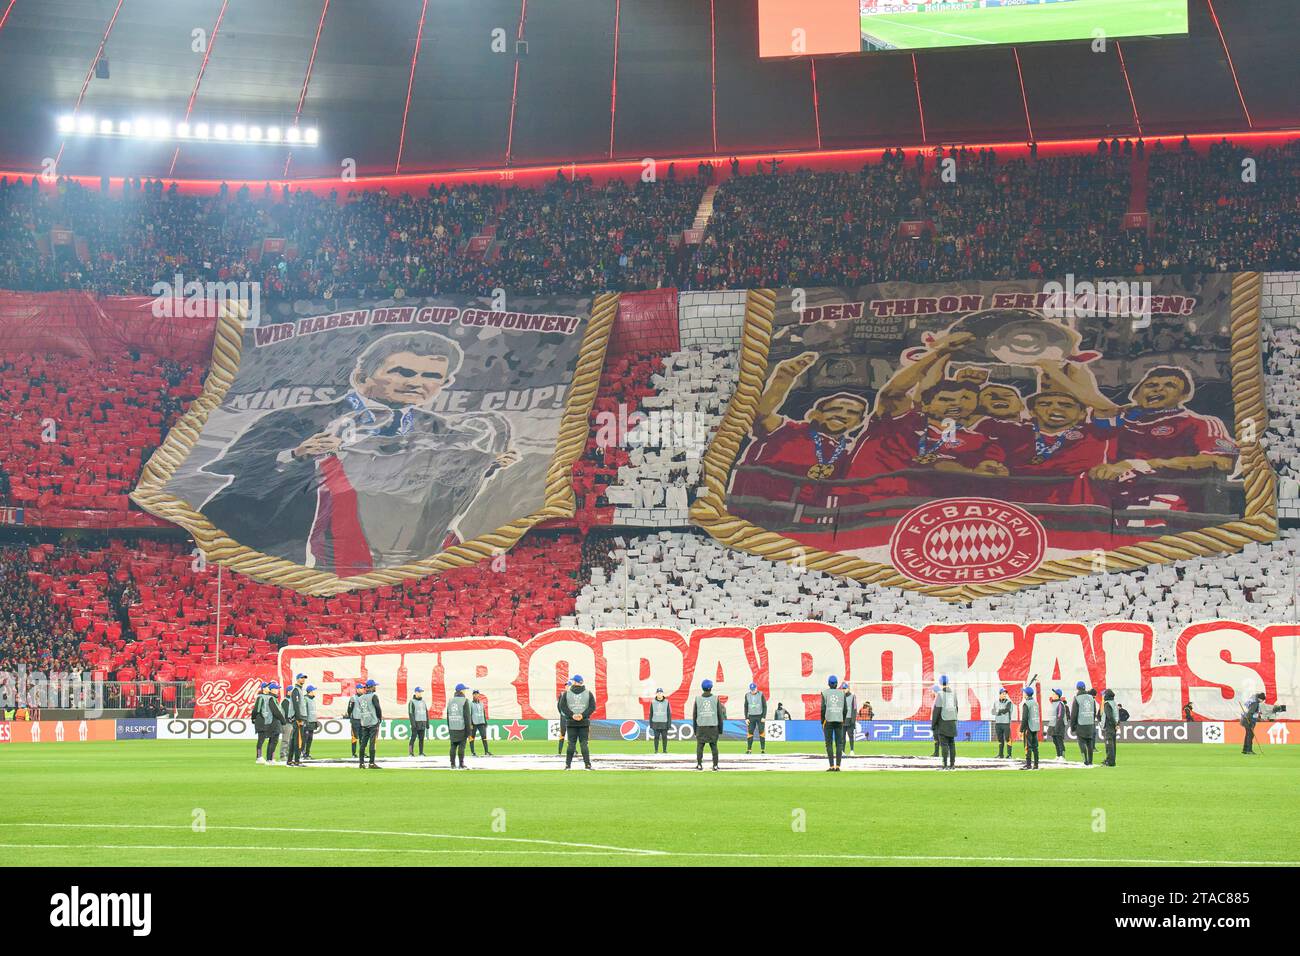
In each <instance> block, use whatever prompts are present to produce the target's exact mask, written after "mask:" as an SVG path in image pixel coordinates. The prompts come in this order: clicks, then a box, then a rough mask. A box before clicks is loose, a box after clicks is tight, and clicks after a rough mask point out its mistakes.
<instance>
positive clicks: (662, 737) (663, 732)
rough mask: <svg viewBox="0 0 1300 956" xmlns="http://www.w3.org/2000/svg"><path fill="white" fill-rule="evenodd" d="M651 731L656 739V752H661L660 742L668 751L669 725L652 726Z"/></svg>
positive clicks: (666, 751) (665, 750)
mask: <svg viewBox="0 0 1300 956" xmlns="http://www.w3.org/2000/svg"><path fill="white" fill-rule="evenodd" d="M650 732H651V734H653V735H654V741H655V753H658V752H659V745H660V744H663V746H664V753H668V728H667V727H651V728H650Z"/></svg>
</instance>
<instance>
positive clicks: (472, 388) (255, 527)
mask: <svg viewBox="0 0 1300 956" xmlns="http://www.w3.org/2000/svg"><path fill="white" fill-rule="evenodd" d="M617 301H618V297H617V296H615V295H607V296H601V297H599V298H598V299H596V300H595V302H594V303H593V301H592V300H590V299H572V298H570V299H561V298H534V299H526V300H525V299H518V300H514V301H512V302H511V303H510V309H509V311H505V310H502V309H499V308H493V307H492V306H490V305H489V304H488V303H487V301H486V300H482V301H480V300H474V299H447V298H436V299H420V300H414V301H411V300H401V301H392V302H383V303H373V302H353V303H345V302H337V301H334V302H327V303H298V304H297V306H296V307H295V310H294V311H295V316H296V317H295V318H293V319H292V320H291V321H276V322H273V323H270V324H261V325H257V326H253V327H249V328H244V326H243V323H242V322H241V321H240V319H239V318H238V316H237V315H236V314H235V313H236V312H238V311H239V310H238V309H237V308H236V307H234V306H232V307H231V314H228V315H227V316H225V317H224V318H223V319H221V321H220V322H219V325H218V329H217V339H216V344H215V346H214V350H213V360H212V366H211V371H210V372H209V375H208V379H207V382H206V383H205V387H204V392H203V394H202V395H201V396H200V397H199V398H198V399H197V400H196V401H195V403H194V405H193V406H192V407H191V409H190V410H189V412H188V413H187V414H186V415H185V417H184V418H183V419H182V420H181V421H180V422H179V423H178V424H177V425H176V427H175V428H173V429H172V431H171V433H169V434H168V436H167V438H166V440H165V442H164V444H163V446H162V447H161V448H160V449H159V450H158V451H157V452H156V453H155V454H154V456H153V457H152V458H151V459H150V461H149V464H148V465H147V466H146V468H145V471H144V475H143V477H142V478H141V481H140V484H139V487H138V488H137V489H136V490H135V492H133V494H132V498H133V500H134V501H136V502H137V503H138V504H140V505H141V506H142V507H144V508H145V509H147V510H148V511H151V512H152V513H154V514H156V515H159V516H160V517H163V518H166V519H168V520H170V521H174V522H176V523H177V524H180V525H182V526H183V527H185V528H186V529H187V530H189V531H190V532H191V533H192V534H193V535H194V537H195V540H196V541H197V542H198V543H199V545H200V546H201V547H202V548H203V550H204V552H205V553H206V554H207V556H208V557H209V558H210V559H212V560H216V561H218V562H220V563H221V564H224V565H228V566H230V567H232V568H234V569H236V570H238V571H240V572H242V573H244V574H248V575H250V576H251V577H254V578H257V579H258V580H263V581H268V582H271V583H276V584H282V585H284V586H286V587H292V588H294V589H296V590H299V591H302V592H304V593H309V594H319V595H326V594H334V593H338V592H340V591H346V590H353V589H356V588H364V587H375V586H379V585H385V584H393V583H396V582H398V581H401V580H403V579H407V578H412V577H419V576H421V575H424V574H429V573H432V572H435V571H439V570H443V569H445V568H449V567H456V566H460V565H465V564H471V563H473V562H475V561H478V560H481V559H482V558H484V557H489V556H492V555H495V554H500V553H502V552H503V551H505V550H506V549H508V548H509V547H511V546H512V545H513V544H514V543H515V541H517V540H518V539H519V537H520V536H522V535H523V533H524V532H525V531H526V530H527V529H528V528H529V527H531V526H532V525H534V524H536V523H537V522H538V521H542V520H545V519H547V518H551V517H567V516H570V515H572V514H573V510H574V499H573V489H572V483H571V468H572V465H573V462H574V461H575V460H576V458H577V457H578V456H579V455H580V454H581V452H582V449H583V447H584V446H585V443H586V439H587V418H588V414H589V413H590V410H591V405H592V402H593V400H594V398H595V393H596V389H597V386H598V384H599V377H600V369H601V366H602V365H603V362H604V352H605V344H606V342H607V340H608V337H609V329H610V326H611V325H612V322H613V316H614V313H615V311H616V308H617Z"/></svg>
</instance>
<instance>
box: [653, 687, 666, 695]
mask: <svg viewBox="0 0 1300 956" xmlns="http://www.w3.org/2000/svg"><path fill="white" fill-rule="evenodd" d="M663 692H664V689H663V688H662V687H656V688H655V693H656V694H662V693H663Z"/></svg>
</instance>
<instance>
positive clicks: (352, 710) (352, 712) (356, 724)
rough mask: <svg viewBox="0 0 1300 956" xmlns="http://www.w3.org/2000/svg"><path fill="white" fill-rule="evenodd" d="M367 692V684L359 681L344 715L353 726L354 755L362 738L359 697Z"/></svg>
mask: <svg viewBox="0 0 1300 956" xmlns="http://www.w3.org/2000/svg"><path fill="white" fill-rule="evenodd" d="M365 692H366V688H365V685H364V684H362V683H360V682H358V683H357V686H356V687H354V688H353V690H352V699H351V700H349V701H348V709H347V710H346V711H345V712H344V716H345V717H347V719H348V724H349V725H350V726H351V727H352V756H354V757H355V756H356V755H357V742H358V741H360V740H361V720H360V718H359V717H358V716H357V698H358V697H360V696H361V695H362V694H364V693H365Z"/></svg>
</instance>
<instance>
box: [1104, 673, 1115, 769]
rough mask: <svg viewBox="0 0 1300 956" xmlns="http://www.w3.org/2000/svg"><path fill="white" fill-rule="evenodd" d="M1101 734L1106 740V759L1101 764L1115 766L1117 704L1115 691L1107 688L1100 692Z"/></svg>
mask: <svg viewBox="0 0 1300 956" xmlns="http://www.w3.org/2000/svg"><path fill="white" fill-rule="evenodd" d="M1102 700H1103V701H1104V703H1103V704H1102V719H1101V735H1102V738H1103V739H1104V740H1105V741H1106V759H1105V760H1104V761H1102V766H1104V767H1113V766H1115V741H1116V739H1117V738H1118V737H1119V704H1117V703H1115V692H1114V691H1113V690H1109V689H1108V690H1107V691H1106V693H1104V694H1102Z"/></svg>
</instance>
